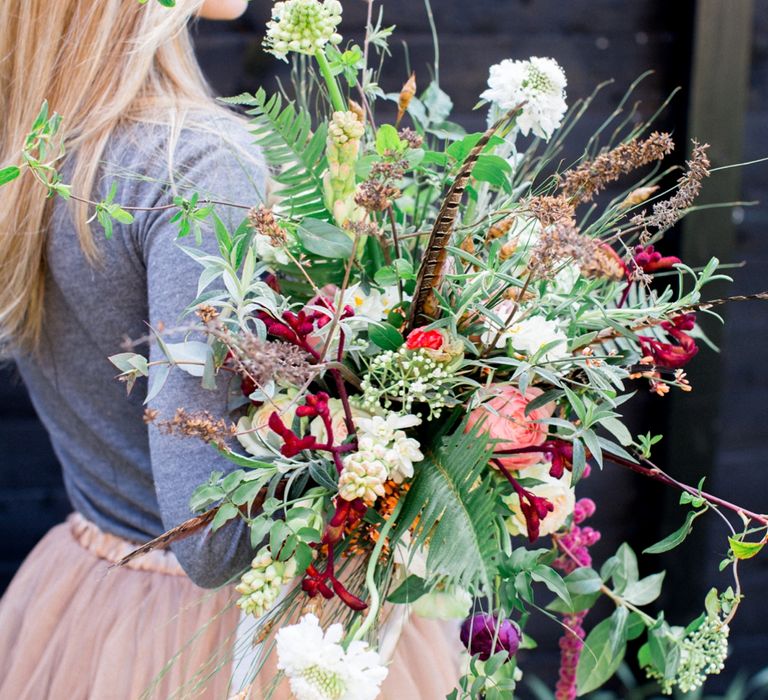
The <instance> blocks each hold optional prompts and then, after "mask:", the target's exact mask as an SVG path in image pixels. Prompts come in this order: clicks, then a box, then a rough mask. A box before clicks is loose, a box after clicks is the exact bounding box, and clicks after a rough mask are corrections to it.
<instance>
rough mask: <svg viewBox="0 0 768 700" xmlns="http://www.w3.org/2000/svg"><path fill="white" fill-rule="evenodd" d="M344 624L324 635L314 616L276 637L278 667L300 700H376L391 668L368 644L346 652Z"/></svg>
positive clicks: (331, 628)
mask: <svg viewBox="0 0 768 700" xmlns="http://www.w3.org/2000/svg"><path fill="white" fill-rule="evenodd" d="M343 634H344V630H343V628H342V626H341V625H340V624H334V625H331V626H330V627H329V628H328V630H327V631H326V632H325V633H324V632H323V629H322V627H320V623H319V621H318V619H317V617H315V616H314V615H311V614H308V615H304V617H302V618H301V620H299V622H298V624H295V625H288V626H286V627H283V628H281V629H280V630H279V631H278V633H277V635H276V637H275V642H276V646H277V659H278V661H277V668H278V669H279V670H281V671H283V672H284V673H285V675H286V676H287V678H288V682H289V683H290V686H291V691H292V693H293V695H294V696H295V697H296V700H375V698H376V697H377V696H378V695H379V690H380V687H381V684H382V682H383V681H384V679H385V678H386V677H387V669H386V667H385V666H383V665H382V664H381V660H380V658H379V655H378V654H377V653H376V652H375V651H373V650H371V649H370V648H369V647H368V644H367V643H366V642H361V641H355V642H351V643H350V644H349V646H348V647H347V650H346V651H345V650H344V647H342V646H341V643H340V642H341V640H342V637H343Z"/></svg>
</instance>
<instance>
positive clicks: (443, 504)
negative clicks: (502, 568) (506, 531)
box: [394, 428, 499, 590]
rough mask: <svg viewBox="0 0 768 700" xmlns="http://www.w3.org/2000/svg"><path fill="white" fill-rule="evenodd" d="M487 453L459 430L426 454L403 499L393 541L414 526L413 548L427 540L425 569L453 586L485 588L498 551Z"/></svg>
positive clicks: (472, 436) (481, 444) (493, 572)
mask: <svg viewBox="0 0 768 700" xmlns="http://www.w3.org/2000/svg"><path fill="white" fill-rule="evenodd" d="M491 452H492V446H489V445H488V444H487V442H486V441H485V440H480V439H478V436H477V432H476V431H474V430H473V431H470V432H467V433H464V432H463V430H462V429H461V428H460V429H459V430H457V431H456V432H455V433H454V434H453V435H449V436H447V437H445V438H443V439H442V441H441V442H439V443H437V447H436V449H435V450H434V451H433V452H431V453H429V454H427V455H426V459H425V461H424V462H423V463H422V465H421V466H420V468H419V470H418V472H417V474H416V477H415V478H414V481H413V483H412V485H411V488H410V489H409V491H408V494H407V496H406V497H405V500H404V504H403V510H402V512H401V514H400V518H399V521H398V525H397V529H396V531H395V534H394V539H395V540H396V539H398V538H399V537H401V536H402V535H403V534H404V533H405V532H406V530H407V529H408V528H409V527H411V526H412V525H414V523H415V522H416V519H417V518H418V523H416V524H415V529H416V533H415V537H414V540H415V541H414V546H421V545H423V544H424V542H425V541H426V539H427V538H429V555H428V557H427V573H428V575H429V576H435V575H440V574H446V575H450V576H451V578H452V579H453V580H454V581H455V582H456V583H457V585H459V586H463V587H473V588H475V589H476V590H490V585H491V581H492V580H493V578H494V576H495V575H496V569H497V562H496V556H497V554H498V551H499V544H498V541H497V537H495V536H494V535H495V533H496V532H497V530H496V523H495V515H494V510H495V503H496V490H495V486H494V480H493V478H492V476H491V475H489V474H488V470H487V468H486V467H487V464H488V460H489V459H490V456H491Z"/></svg>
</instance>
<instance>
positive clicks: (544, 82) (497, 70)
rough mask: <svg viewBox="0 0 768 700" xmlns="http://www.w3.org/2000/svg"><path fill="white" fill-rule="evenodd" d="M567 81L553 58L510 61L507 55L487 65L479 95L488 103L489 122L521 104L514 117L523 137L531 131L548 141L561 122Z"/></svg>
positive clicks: (565, 108)
mask: <svg viewBox="0 0 768 700" xmlns="http://www.w3.org/2000/svg"><path fill="white" fill-rule="evenodd" d="M566 85H567V80H566V78H565V73H564V72H563V69H562V68H561V67H560V66H559V65H558V63H557V61H555V60H554V59H553V58H538V57H536V56H534V57H532V58H530V59H528V60H527V61H513V60H512V59H510V58H507V59H505V60H504V61H502V62H501V63H497V64H496V65H493V66H491V70H490V75H489V77H488V89H487V90H486V91H485V92H483V93H482V95H480V97H481V98H483V99H484V100H488V101H489V102H491V103H492V109H491V114H490V119H491V121H493V120H495V118H496V117H497V116H500V115H501V114H502V113H503V112H506V111H508V110H510V109H512V108H513V107H515V106H517V105H519V104H521V103H523V102H524V103H525V104H524V105H523V108H522V113H521V114H520V115H519V116H518V117H517V127H518V128H519V129H520V133H522V134H523V136H527V135H528V134H529V133H530V132H531V131H532V132H533V133H534V134H535V135H536V136H539V137H540V138H543V139H545V140H549V138H550V137H551V136H552V134H553V133H554V131H555V129H557V128H558V127H559V126H560V124H561V123H562V121H563V117H564V116H565V112H566V110H567V108H568V106H567V105H566V102H565V86H566Z"/></svg>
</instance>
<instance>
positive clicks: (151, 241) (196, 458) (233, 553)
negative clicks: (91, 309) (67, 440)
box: [138, 129, 267, 588]
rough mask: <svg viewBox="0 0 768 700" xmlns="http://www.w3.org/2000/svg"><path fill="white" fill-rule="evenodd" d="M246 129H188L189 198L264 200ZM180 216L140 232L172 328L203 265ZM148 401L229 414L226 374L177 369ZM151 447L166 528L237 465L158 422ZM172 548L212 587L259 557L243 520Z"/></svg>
mask: <svg viewBox="0 0 768 700" xmlns="http://www.w3.org/2000/svg"><path fill="white" fill-rule="evenodd" d="M241 131H242V133H235V134H234V138H228V139H227V141H226V142H225V141H224V140H223V139H221V138H220V137H217V136H214V135H211V134H198V133H196V132H192V133H190V132H182V137H181V139H180V140H179V145H178V146H177V148H176V153H175V155H174V159H173V166H172V167H173V173H174V181H175V182H176V183H177V184H176V192H177V193H178V194H181V195H182V196H188V195H189V194H191V192H198V193H199V194H200V198H201V199H203V198H205V197H210V198H217V199H222V200H225V201H228V202H236V203H243V204H247V205H249V206H251V205H253V204H256V203H258V202H259V201H263V199H264V196H265V187H266V179H267V173H266V167H265V166H264V164H263V161H262V160H261V157H260V155H259V153H258V151H257V150H256V148H255V147H254V146H252V145H250V137H249V136H248V135H247V133H246V132H245V129H241ZM230 136H232V135H231V134H228V137H230ZM172 197H173V193H172V192H170V191H166V192H164V193H163V195H162V196H161V198H160V200H159V201H158V204H163V203H167V202H169V201H171V199H172ZM216 213H217V214H218V215H219V216H220V217H221V218H222V220H223V221H224V222H225V223H226V224H227V225H228V226H229V227H230V228H234V227H236V226H237V225H238V224H239V223H240V222H241V221H242V219H243V218H244V216H245V214H246V212H245V210H243V209H241V208H236V207H231V206H219V207H217V209H216ZM173 214H174V211H173V210H170V211H165V212H155V213H153V216H152V217H150V218H149V219H147V221H146V225H145V226H144V227H143V230H141V231H139V236H140V237H141V240H140V241H139V242H138V243H139V247H140V249H141V252H142V255H143V257H144V262H145V265H146V270H147V297H148V305H149V322H150V324H151V325H152V327H153V328H158V327H161V326H163V325H164V326H165V327H166V328H173V327H175V326H178V325H179V324H180V322H181V321H182V314H183V311H184V309H185V308H186V307H187V305H188V304H189V303H190V302H191V301H192V300H193V299H194V298H195V296H196V292H197V283H198V278H199V276H200V272H201V270H202V268H201V267H200V266H199V264H198V263H196V262H195V261H194V260H192V258H190V257H189V256H188V255H187V254H186V253H184V252H183V251H182V250H181V249H180V248H179V243H181V244H183V245H185V246H195V245H196V244H195V241H194V235H192V234H190V235H189V236H187V237H186V238H184V239H182V240H181V241H179V240H178V238H177V231H178V230H177V227H176V225H175V224H173V223H170V219H171V217H172V216H173ZM201 248H202V249H203V250H205V251H207V252H218V247H217V244H216V240H215V236H214V234H213V232H212V231H211V230H210V228H206V227H204V230H203V241H202V245H201ZM173 340H174V341H175V340H176V339H175V338H174V339H173ZM178 340H181V338H179V339H178ZM150 359H151V360H161V359H163V355H162V352H161V351H160V349H159V348H158V346H157V343H154V342H153V343H151V350H150ZM159 371H161V368H160V367H151V369H150V381H149V386H152V385H153V380H154V379H155V378H156V377H155V376H154V375H156V374H157V372H159ZM149 407H150V408H151V409H155V410H157V411H158V414H159V416H160V417H162V418H170V417H172V416H173V414H174V413H175V411H176V409H177V408H180V407H183V408H185V409H187V410H188V411H189V412H196V411H203V410H206V411H209V412H210V413H211V414H213V416H214V417H216V418H219V417H225V418H226V417H227V381H226V378H225V377H219V378H218V386H217V389H216V390H215V391H214V390H210V389H204V388H203V387H202V386H201V380H200V378H197V377H193V376H190V375H189V374H187V373H186V372H184V371H182V370H179V369H178V368H174V369H172V370H171V372H170V374H169V376H168V378H167V380H166V382H165V384H164V386H163V388H162V390H161V391H160V392H159V393H158V394H157V395H156V397H155V398H153V399H152V400H151V402H150V406H149ZM149 445H150V455H151V461H152V473H153V478H154V482H155V489H156V492H157V499H158V503H159V507H160V517H161V519H162V522H163V525H164V527H165V528H166V529H170V528H172V527H175V526H176V525H178V524H179V523H181V522H183V521H184V520H187V519H188V518H190V517H192V515H193V514H192V513H191V511H190V507H189V502H190V497H191V495H192V493H193V491H194V490H195V488H196V487H197V486H198V485H200V484H202V483H204V482H206V481H207V480H208V478H209V476H210V474H211V472H213V471H224V472H227V471H231V470H233V469H234V468H235V467H234V466H233V465H232V464H231V463H230V462H228V461H226V460H225V459H223V458H222V457H220V456H219V455H218V454H217V453H216V452H215V450H214V449H213V448H212V447H211V446H209V445H206V444H204V443H203V442H202V441H201V440H198V439H197V438H192V437H179V436H175V435H168V434H165V433H163V432H161V431H160V430H158V428H157V427H156V426H154V425H150V426H149ZM171 547H172V550H173V552H174V553H175V555H176V556H177V558H178V560H179V562H180V564H181V566H182V567H183V569H184V570H185V571H186V573H187V574H188V575H189V577H190V578H191V579H192V581H193V582H194V583H196V584H197V585H199V586H202V587H205V588H214V587H217V586H219V585H222V584H224V583H226V582H227V581H229V580H230V579H231V578H232V577H233V576H235V575H236V574H237V573H239V572H240V571H241V570H242V569H244V568H245V567H246V566H247V563H248V561H249V559H250V558H251V557H252V556H253V554H252V550H251V548H250V544H249V538H248V532H247V528H246V527H245V526H244V524H242V523H239V522H238V523H230V524H228V525H227V526H226V527H224V528H222V529H220V530H218V531H216V532H212V531H211V530H210V528H206V530H205V531H203V532H202V533H198V534H195V535H193V536H192V537H189V538H187V539H185V540H181V541H179V542H177V543H175V544H173V545H172V546H171Z"/></svg>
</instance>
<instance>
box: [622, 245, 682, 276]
mask: <svg viewBox="0 0 768 700" xmlns="http://www.w3.org/2000/svg"><path fill="white" fill-rule="evenodd" d="M632 259H633V261H634V263H635V265H636V266H637V267H639V268H640V269H641V270H642V271H643V272H645V273H647V274H651V273H653V272H658V271H659V270H669V269H670V268H672V267H673V266H675V265H677V264H678V263H680V262H682V260H680V258H677V257H675V256H674V255H667V256H665V257H662V255H661V253H659V252H658V251H657V250H656V249H655V248H654V247H653V246H652V245H647V246H642V245H638V246H635V250H634V252H633V254H632Z"/></svg>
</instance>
